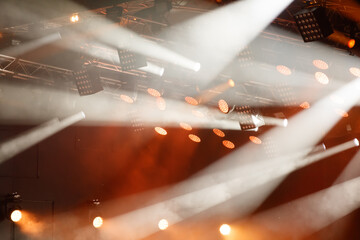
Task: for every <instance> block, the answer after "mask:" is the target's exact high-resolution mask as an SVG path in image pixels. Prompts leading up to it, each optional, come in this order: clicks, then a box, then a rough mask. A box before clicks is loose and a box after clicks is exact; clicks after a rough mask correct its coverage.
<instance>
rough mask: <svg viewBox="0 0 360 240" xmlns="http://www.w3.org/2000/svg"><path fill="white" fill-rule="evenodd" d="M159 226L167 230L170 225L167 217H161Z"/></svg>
mask: <svg viewBox="0 0 360 240" xmlns="http://www.w3.org/2000/svg"><path fill="white" fill-rule="evenodd" d="M158 227H159V229H160V230H165V229H167V228H168V227H169V222H168V221H167V220H166V219H161V220H160V221H159V223H158Z"/></svg>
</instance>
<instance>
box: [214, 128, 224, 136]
mask: <svg viewBox="0 0 360 240" xmlns="http://www.w3.org/2000/svg"><path fill="white" fill-rule="evenodd" d="M213 132H214V133H215V134H216V135H218V136H219V137H225V133H224V132H223V131H221V130H220V129H217V128H214V129H213Z"/></svg>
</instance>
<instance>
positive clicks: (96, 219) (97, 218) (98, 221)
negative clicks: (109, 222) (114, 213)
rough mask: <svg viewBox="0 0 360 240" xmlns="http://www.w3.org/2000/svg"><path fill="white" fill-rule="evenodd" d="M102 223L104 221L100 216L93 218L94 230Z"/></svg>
mask: <svg viewBox="0 0 360 240" xmlns="http://www.w3.org/2000/svg"><path fill="white" fill-rule="evenodd" d="M103 223H104V220H103V219H102V217H100V216H97V217H95V218H94V220H93V226H94V228H100V227H101V226H102V225H103Z"/></svg>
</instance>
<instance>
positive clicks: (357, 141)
mask: <svg viewBox="0 0 360 240" xmlns="http://www.w3.org/2000/svg"><path fill="white" fill-rule="evenodd" d="M354 144H355V146H357V147H358V146H359V140H358V139H357V138H354Z"/></svg>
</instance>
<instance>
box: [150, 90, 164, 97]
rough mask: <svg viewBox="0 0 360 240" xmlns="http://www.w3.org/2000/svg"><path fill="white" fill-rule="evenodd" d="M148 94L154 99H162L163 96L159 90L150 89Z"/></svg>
mask: <svg viewBox="0 0 360 240" xmlns="http://www.w3.org/2000/svg"><path fill="white" fill-rule="evenodd" d="M147 92H148V93H149V94H150V95H151V96H153V97H160V96H161V94H160V92H159V91H158V90H156V89H154V88H148V89H147Z"/></svg>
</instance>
